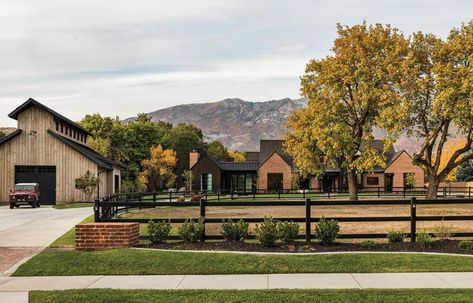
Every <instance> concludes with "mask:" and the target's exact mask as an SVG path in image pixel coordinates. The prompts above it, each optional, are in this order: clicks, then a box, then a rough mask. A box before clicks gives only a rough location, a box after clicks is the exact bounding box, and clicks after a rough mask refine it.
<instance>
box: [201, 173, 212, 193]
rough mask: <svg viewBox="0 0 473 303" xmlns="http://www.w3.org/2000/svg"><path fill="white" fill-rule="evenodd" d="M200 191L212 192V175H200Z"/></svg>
mask: <svg viewBox="0 0 473 303" xmlns="http://www.w3.org/2000/svg"><path fill="white" fill-rule="evenodd" d="M200 189H201V190H202V191H211V190H212V174H202V178H201V182H200Z"/></svg>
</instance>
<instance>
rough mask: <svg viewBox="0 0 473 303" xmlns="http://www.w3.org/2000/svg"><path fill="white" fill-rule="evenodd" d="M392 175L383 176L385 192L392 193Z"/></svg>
mask: <svg viewBox="0 0 473 303" xmlns="http://www.w3.org/2000/svg"><path fill="white" fill-rule="evenodd" d="M393 177H394V175H393V174H386V175H385V176H384V189H385V190H386V191H393Z"/></svg>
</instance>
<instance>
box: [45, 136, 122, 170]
mask: <svg viewBox="0 0 473 303" xmlns="http://www.w3.org/2000/svg"><path fill="white" fill-rule="evenodd" d="M48 134H50V135H51V136H53V137H54V138H56V139H58V140H59V141H61V142H63V143H64V144H66V145H67V146H69V147H71V148H72V149H74V150H75V151H77V152H78V153H80V154H81V155H83V156H84V157H86V158H88V159H89V160H91V161H92V162H94V163H96V164H97V165H98V166H100V167H102V168H105V169H107V170H112V169H113V166H114V165H116V166H120V164H118V163H115V162H113V161H111V160H108V159H106V158H105V157H103V156H102V155H100V154H99V153H97V152H96V151H94V150H93V149H91V148H90V147H88V146H85V145H82V144H79V143H77V142H74V141H72V140H69V139H67V138H65V137H63V136H61V135H59V134H57V133H55V132H53V131H51V130H48Z"/></svg>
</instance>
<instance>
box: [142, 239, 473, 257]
mask: <svg viewBox="0 0 473 303" xmlns="http://www.w3.org/2000/svg"><path fill="white" fill-rule="evenodd" d="M459 242H460V241H458V240H440V241H435V242H433V243H432V246H430V247H428V248H422V247H420V246H419V245H418V244H417V243H410V242H404V243H375V244H374V246H373V247H371V248H370V249H367V248H365V247H362V246H361V245H360V244H359V243H336V244H334V245H323V244H320V243H317V242H315V243H311V244H310V245H308V244H306V243H303V242H296V243H294V244H293V245H283V244H276V245H274V246H271V247H264V246H262V245H260V244H258V243H246V242H244V243H241V242H229V241H221V242H205V243H202V242H197V243H188V244H185V243H183V242H170V243H162V244H140V245H139V246H138V247H141V248H156V249H169V250H201V251H247V252H284V253H314V252H337V251H340V252H343V251H375V252H376V251H384V252H436V253H456V254H468V255H473V250H463V249H460V248H458V243H459Z"/></svg>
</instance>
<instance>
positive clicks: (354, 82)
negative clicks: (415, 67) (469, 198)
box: [285, 23, 408, 200]
mask: <svg viewBox="0 0 473 303" xmlns="http://www.w3.org/2000/svg"><path fill="white" fill-rule="evenodd" d="M337 32H338V37H337V38H336V39H335V41H334V45H333V48H332V51H333V54H332V55H330V56H327V57H325V58H323V59H319V60H315V59H314V60H311V61H310V62H309V63H308V64H307V67H306V71H305V74H304V75H303V76H302V77H301V92H302V95H303V96H305V97H306V98H307V100H308V106H307V107H306V108H304V109H302V110H297V111H295V112H293V113H292V114H291V115H290V118H289V121H288V125H287V126H288V128H289V133H288V134H287V136H286V142H285V148H286V151H287V152H289V153H290V154H291V155H292V156H293V157H294V161H295V163H296V165H297V166H298V167H299V169H300V170H301V173H302V174H304V175H306V174H315V175H318V176H321V175H322V174H323V165H324V164H325V163H326V164H327V165H329V166H336V165H339V166H341V169H343V170H345V171H346V172H347V181H348V189H349V192H350V199H352V200H357V199H358V193H357V186H356V175H357V173H361V172H371V171H373V169H374V167H375V166H377V165H378V166H384V165H385V159H384V156H383V155H382V154H380V153H379V152H378V151H377V150H376V149H375V148H374V146H373V139H374V138H373V131H372V129H373V127H374V126H378V127H383V126H385V124H387V123H390V120H389V119H385V120H381V119H380V117H387V116H388V115H381V113H382V112H383V111H385V110H387V109H388V108H390V107H392V106H393V105H395V104H397V103H398V102H399V101H400V97H399V95H398V94H397V93H396V92H397V90H398V83H399V82H400V80H401V73H400V69H401V67H402V62H403V60H404V58H405V55H406V52H407V45H408V43H407V41H406V39H405V38H404V36H403V35H402V34H401V33H400V32H399V31H398V30H397V29H393V28H391V27H389V26H383V25H380V24H376V25H374V26H368V25H366V24H365V23H363V24H361V25H355V26H353V27H348V26H341V25H338V26H337ZM362 142H363V144H364V148H363V150H360V147H361V143H362ZM390 145H391V142H390V140H386V144H385V149H388V148H389V147H390Z"/></svg>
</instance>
